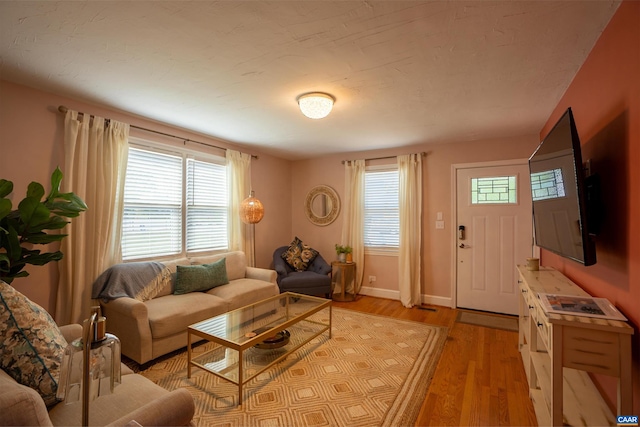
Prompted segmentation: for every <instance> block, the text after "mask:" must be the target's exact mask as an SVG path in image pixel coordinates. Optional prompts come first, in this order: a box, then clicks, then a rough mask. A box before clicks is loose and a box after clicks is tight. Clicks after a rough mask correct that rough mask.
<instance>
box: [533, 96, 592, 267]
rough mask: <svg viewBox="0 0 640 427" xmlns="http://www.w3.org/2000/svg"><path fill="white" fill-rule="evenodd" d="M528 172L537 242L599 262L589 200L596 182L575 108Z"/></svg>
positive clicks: (580, 259) (546, 141)
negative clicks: (589, 191) (583, 147)
mask: <svg viewBox="0 0 640 427" xmlns="http://www.w3.org/2000/svg"><path fill="white" fill-rule="evenodd" d="M529 171H530V173H531V194H532V197H533V223H534V227H535V240H536V245H538V246H539V247H541V248H544V249H546V250H548V251H551V252H553V253H555V254H558V255H560V256H563V257H565V258H569V259H572V260H574V261H577V262H579V263H581V264H584V265H593V264H595V263H596V247H595V242H594V237H593V235H592V234H591V233H590V232H589V231H590V228H589V224H588V221H589V218H588V215H589V206H588V203H587V189H588V187H590V186H592V185H593V184H592V182H590V180H589V179H587V178H586V177H585V171H584V167H583V164H582V153H581V148H580V139H579V138H578V132H577V130H576V126H575V122H574V119H573V113H572V112H571V108H569V109H567V111H566V112H565V113H564V114H563V115H562V117H561V118H560V120H558V122H557V123H556V124H555V126H554V127H553V129H551V131H550V132H549V134H548V135H547V136H546V137H545V138H544V139H543V141H542V142H541V143H540V145H539V146H538V148H537V149H536V151H535V152H534V153H533V154H532V155H531V157H530V158H529ZM592 180H593V178H592ZM591 231H593V230H591Z"/></svg>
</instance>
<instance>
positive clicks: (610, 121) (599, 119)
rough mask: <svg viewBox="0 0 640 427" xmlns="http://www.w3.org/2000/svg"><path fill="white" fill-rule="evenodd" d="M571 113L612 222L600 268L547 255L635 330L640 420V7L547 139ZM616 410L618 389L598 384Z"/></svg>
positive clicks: (602, 50) (633, 6) (632, 5)
mask: <svg viewBox="0 0 640 427" xmlns="http://www.w3.org/2000/svg"><path fill="white" fill-rule="evenodd" d="M567 107H571V108H572V110H573V114H574V118H575V121H576V126H577V128H578V134H579V135H580V139H581V142H582V150H583V160H584V161H586V160H587V159H591V161H592V171H593V172H596V173H599V174H600V176H601V180H602V185H603V200H604V202H605V205H606V218H605V221H604V224H603V228H602V230H601V233H600V234H599V235H598V237H597V243H596V245H597V247H596V251H597V257H598V262H597V264H596V265H594V266H591V267H583V266H581V265H580V264H577V263H575V262H572V261H569V260H565V259H563V258H560V257H558V256H556V255H554V254H551V253H549V252H547V251H544V250H543V251H542V260H541V261H542V263H543V264H544V265H548V266H553V267H555V268H557V269H558V270H560V271H562V272H563V273H564V274H566V275H567V276H568V277H570V278H571V279H572V280H573V281H575V282H576V283H578V284H579V285H580V286H582V287H583V288H584V289H585V290H586V291H587V292H589V293H590V294H592V295H594V296H597V297H604V298H608V299H609V300H610V301H611V302H612V303H614V304H615V305H616V306H617V307H618V308H619V309H620V311H622V312H623V313H624V314H625V316H626V317H627V318H628V319H629V320H630V322H631V324H632V325H633V326H634V327H635V336H634V339H633V341H634V345H633V360H634V371H633V384H634V407H633V409H634V411H633V413H634V414H638V413H640V357H638V354H640V331H639V328H640V239H639V237H640V222H639V221H638V219H639V218H640V169H639V168H638V164H640V2H637V1H625V2H623V3H622V4H621V5H620V7H619V9H618V11H617V12H616V14H615V15H614V16H613V18H612V19H611V21H610V22H609V25H608V26H607V28H606V29H605V31H604V32H603V34H602V35H601V37H600V39H599V40H598V41H597V43H596V45H595V46H594V48H593V50H592V51H591V53H590V54H589V57H588V58H587V60H586V61H585V62H584V64H583V65H582V68H581V69H580V70H579V71H578V73H577V74H576V76H575V78H574V80H573V82H572V83H571V85H570V86H569V88H568V89H567V91H566V93H565V94H564V96H563V97H562V99H561V100H560V102H559V103H558V105H557V107H556V108H555V110H554V111H553V113H552V114H551V116H550V117H549V120H548V121H547V123H546V125H545V127H544V128H543V129H542V131H541V132H540V134H541V136H544V135H546V134H547V132H549V130H550V129H551V127H552V126H553V124H554V123H555V122H556V121H557V120H558V119H559V117H560V115H561V114H562V113H563V112H564V111H565V110H566V109H567ZM598 380H599V383H600V384H601V386H602V387H603V388H605V389H606V392H607V396H608V397H609V400H610V402H615V396H616V394H615V388H614V387H615V385H614V383H613V382H612V381H611V380H610V379H608V378H604V377H599V378H598Z"/></svg>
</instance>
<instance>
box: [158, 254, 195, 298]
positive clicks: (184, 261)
mask: <svg viewBox="0 0 640 427" xmlns="http://www.w3.org/2000/svg"><path fill="white" fill-rule="evenodd" d="M161 262H162V264H164V266H165V267H167V269H169V273H171V279H170V280H169V282H168V283H166V284H165V286H163V287H162V289H160V290H159V291H158V295H156V298H158V297H163V296H165V295H171V294H172V293H173V290H174V289H175V286H176V277H177V276H178V271H177V270H178V266H179V265H191V261H189V258H180V259H174V260H170V261H161Z"/></svg>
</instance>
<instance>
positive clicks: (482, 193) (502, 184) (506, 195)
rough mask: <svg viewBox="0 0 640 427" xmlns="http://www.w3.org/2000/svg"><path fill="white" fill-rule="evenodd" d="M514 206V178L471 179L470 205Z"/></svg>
mask: <svg viewBox="0 0 640 427" xmlns="http://www.w3.org/2000/svg"><path fill="white" fill-rule="evenodd" d="M497 203H502V204H515V203H517V200H516V177H515V176H498V177H490V178H471V204H472V205H487V204H497Z"/></svg>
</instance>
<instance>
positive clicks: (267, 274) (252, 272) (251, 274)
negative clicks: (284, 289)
mask: <svg viewBox="0 0 640 427" xmlns="http://www.w3.org/2000/svg"><path fill="white" fill-rule="evenodd" d="M246 277H247V278H248V279H257V280H264V281H265V282H271V283H276V277H277V274H276V272H275V270H268V269H266V268H258V267H247V272H246Z"/></svg>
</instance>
